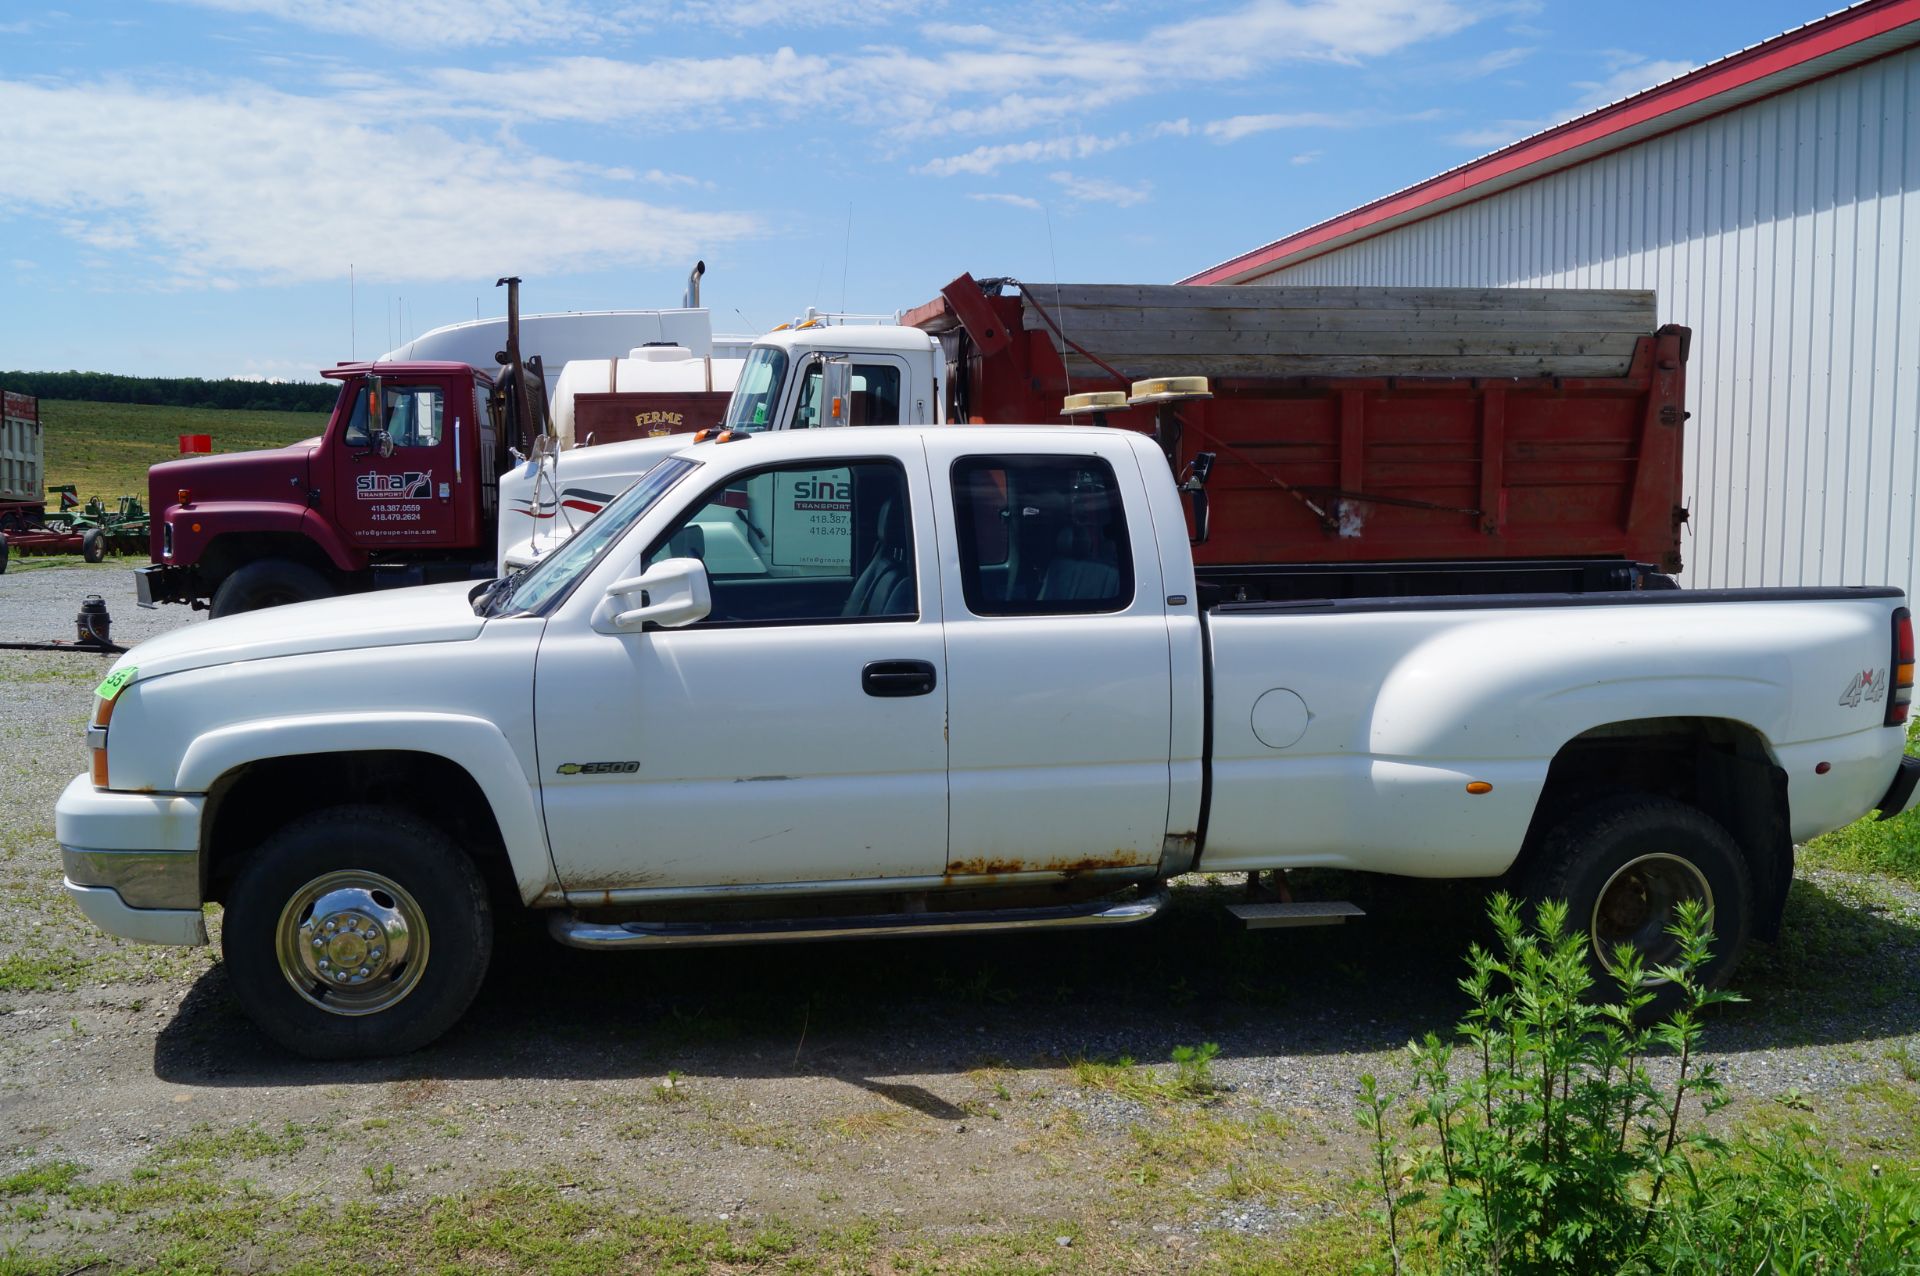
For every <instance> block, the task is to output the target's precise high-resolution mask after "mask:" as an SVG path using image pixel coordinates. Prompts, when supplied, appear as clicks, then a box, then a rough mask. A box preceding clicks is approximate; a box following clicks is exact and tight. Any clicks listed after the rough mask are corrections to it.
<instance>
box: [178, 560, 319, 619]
mask: <svg viewBox="0 0 1920 1276" xmlns="http://www.w3.org/2000/svg"><path fill="white" fill-rule="evenodd" d="M338 592H340V591H339V590H337V589H335V588H334V587H333V582H332V581H330V580H328V579H327V578H326V577H325V576H322V575H321V574H320V573H319V572H317V571H315V570H313V568H311V567H307V566H305V565H304V564H301V563H296V562H292V561H290V560H288V559H285V558H262V559H260V560H259V561H257V562H252V563H248V564H247V565H246V566H244V567H241V568H239V569H237V570H235V571H234V572H233V573H232V574H231V575H230V576H228V577H227V578H226V579H225V580H223V581H221V582H220V588H218V589H216V590H214V591H213V606H212V607H211V608H210V609H209V611H208V615H210V616H212V617H213V619H215V620H218V619H220V618H221V617H222V616H237V615H239V614H240V613H241V612H243V611H259V610H261V609H262V608H265V607H284V606H285V605H286V604H288V603H304V602H311V601H312V600H313V599H316V598H331V597H333V596H334V595H335V594H336V593H338Z"/></svg>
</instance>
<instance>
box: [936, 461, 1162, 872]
mask: <svg viewBox="0 0 1920 1276" xmlns="http://www.w3.org/2000/svg"><path fill="white" fill-rule="evenodd" d="M968 433H969V432H968V431H965V430H954V431H951V432H945V431H943V432H940V433H939V434H938V435H937V436H929V439H928V444H927V449H928V460H929V468H930V470H931V472H932V474H931V477H932V481H933V482H934V484H935V485H936V486H937V487H939V488H940V489H941V490H942V499H941V500H939V501H938V502H937V505H938V506H939V512H940V517H941V524H940V540H941V546H942V571H941V585H942V593H943V597H944V606H945V608H946V616H947V682H948V694H947V703H948V706H949V708H948V744H947V752H948V791H949V803H950V812H951V814H950V816H949V819H948V835H947V838H948V859H947V868H948V871H949V872H950V873H954V874H961V875H964V874H976V873H1007V872H1019V871H1049V870H1050V871H1072V870H1084V869H1093V868H1104V867H1122V866H1128V865H1140V864H1157V863H1159V861H1160V858H1161V852H1162V849H1163V846H1164V842H1165V839H1166V834H1167V828H1168V823H1167V819H1168V812H1167V808H1168V796H1169V787H1170V786H1169V756H1170V733H1171V709H1170V703H1171V695H1172V668H1171V663H1170V644H1169V638H1168V628H1167V617H1166V608H1165V601H1164V598H1163V594H1164V590H1163V588H1162V580H1161V570H1160V563H1159V557H1158V549H1157V547H1156V545H1155V544H1154V540H1153V535H1152V530H1151V529H1152V526H1153V524H1152V521H1151V519H1150V518H1149V516H1148V514H1147V510H1146V493H1145V489H1144V485H1143V483H1142V480H1141V477H1140V470H1139V464H1138V461H1137V460H1136V458H1135V457H1134V455H1133V453H1132V450H1131V448H1130V446H1129V445H1128V442H1127V440H1125V439H1123V438H1115V437H1106V436H1103V435H1091V434H1089V435H1076V434H1074V433H1073V432H1063V435H1065V436H1066V437H1063V438H1061V439H1060V441H1059V442H1057V443H1056V442H1054V441H1053V440H1052V439H1047V438H1044V437H1043V436H1042V435H1041V434H1039V433H1036V434H1035V435H1034V436H1033V441H1032V443H1031V445H1030V446H1028V445H1025V444H1024V442H1023V446H1022V447H1020V448H1019V449H1018V450H983V449H981V448H980V447H979V446H978V445H977V444H974V443H972V442H970V440H969V438H968ZM948 494H950V496H949V495H948Z"/></svg>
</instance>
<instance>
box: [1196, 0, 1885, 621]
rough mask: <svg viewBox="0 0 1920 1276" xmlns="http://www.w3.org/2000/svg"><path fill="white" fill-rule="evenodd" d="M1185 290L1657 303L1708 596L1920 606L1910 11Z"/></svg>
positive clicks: (1517, 150)
mask: <svg viewBox="0 0 1920 1276" xmlns="http://www.w3.org/2000/svg"><path fill="white" fill-rule="evenodd" d="M1183 282H1186V283H1236V284H1246V283H1252V284H1275V285H1392V286H1410V287H1477V288H1486V287H1528V288H1553V287H1565V288H1650V289H1653V290H1655V292H1656V293H1657V294H1658V305H1659V315H1660V321H1661V322H1662V323H1679V324H1685V325H1687V326H1688V327H1690V328H1691V329H1693V347H1692V356H1691V359H1690V360H1689V364H1688V387H1687V397H1688V408H1689V409H1690V411H1691V412H1692V417H1691V419H1690V420H1689V422H1688V434H1687V440H1686V451H1685V467H1686V469H1685V473H1686V479H1685V483H1686V492H1687V505H1688V508H1689V509H1690V510H1691V512H1692V515H1691V534H1690V536H1689V538H1688V539H1686V540H1683V542H1682V548H1683V551H1684V553H1685V557H1686V559H1687V564H1688V566H1687V570H1686V572H1685V573H1684V575H1683V576H1682V578H1681V579H1682V583H1683V584H1687V585H1691V586H1694V587H1702V588H1703V587H1717V586H1747V585H1797V584H1894V585H1900V586H1903V587H1904V588H1905V589H1906V590H1907V593H1908V594H1909V596H1916V595H1920V563H1917V562H1916V552H1917V551H1920V513H1917V512H1916V504H1917V503H1920V0H1868V3H1865V4H1860V5H1856V6H1854V7H1853V8H1850V9H1846V10H1843V11H1841V12H1839V13H1836V14H1833V15H1831V16H1829V17H1826V18H1823V19H1821V20H1820V21H1817V22H1814V23H1811V24H1809V25H1807V26H1805V27H1801V28H1799V29H1798V30H1795V31H1790V32H1788V33H1786V34H1785V35H1781V36H1778V37H1776V38H1774V39H1772V40H1768V41H1767V42H1765V43H1764V44H1758V45H1755V46H1753V47H1752V48H1749V49H1746V50H1744V51H1742V52H1740V53H1736V54H1734V55H1732V56H1731V57H1727V58H1723V59H1721V60H1720V61H1718V62H1714V63H1712V64H1710V65H1708V66H1705V67H1702V68H1700V69H1699V70H1697V71H1693V72H1691V73H1689V74H1687V75H1684V76H1682V77H1680V78H1678V79H1675V80H1671V81H1668V82H1667V83H1664V84H1660V85H1657V86H1655V87H1653V88H1650V89H1648V90H1646V91H1645V92H1642V93H1638V94H1636V95H1634V96H1633V97H1630V98H1627V99H1626V100H1624V101H1621V102H1617V103H1615V104H1613V105H1611V106H1607V107H1603V108H1601V109H1599V110H1597V111H1593V112H1591V113H1590V114H1587V115H1584V116H1581V117H1580V118H1578V119H1575V120H1572V121H1569V122H1568V123H1565V124H1562V125H1559V126H1558V127H1555V128H1552V129H1549V130H1547V131H1546V132H1543V133H1539V134H1536V135H1535V136H1533V137H1529V138H1526V139H1524V140H1522V141H1519V142H1515V143H1513V144H1512V145H1510V146H1507V147H1505V148H1503V149H1501V150H1499V151H1496V152H1494V153H1493V154H1491V155H1488V156H1486V157H1484V158H1482V159H1478V160H1475V161H1473V162H1472V163H1469V164H1465V165H1462V166H1461V167H1459V168H1455V169H1452V170H1449V171H1448V172H1445V173H1442V174H1440V175H1439V176H1437V177H1434V178H1431V179H1429V180H1427V181H1424V182H1421V183H1420V184H1418V185H1416V186H1411V187H1408V188H1407V189H1405V190H1402V191H1398V192H1395V193H1394V194H1391V195H1388V196H1386V197H1385V198H1383V199H1379V200H1376V201H1374V202H1373V203H1370V204H1367V205H1365V206H1364V207H1361V208H1357V209H1355V210H1354V211H1352V212H1350V213H1345V214H1342V215H1341V216H1338V217H1335V218H1332V219H1331V220H1329V221H1325V222H1322V223H1320V224H1319V225H1317V226H1311V227H1308V228H1307V229H1306V230H1303V231H1300V232H1298V233H1297V234H1293V235H1289V236H1287V237H1286V238H1285V239H1281V240H1277V241H1275V242H1274V243H1271V244H1268V245H1266V246H1265V247H1262V248H1257V249H1255V250H1253V251H1252V252H1249V253H1245V254H1243V255H1241V256H1239V257H1235V258H1233V259H1232V260H1230V261H1227V262H1224V263H1222V264H1220V265H1218V266H1215V267H1213V268H1212V269H1210V270H1206V271H1203V272H1201V273H1200V274H1198V275H1195V276H1193V277H1192V278H1190V279H1187V280H1184V281H1183Z"/></svg>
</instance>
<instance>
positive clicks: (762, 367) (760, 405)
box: [726, 346, 787, 433]
mask: <svg viewBox="0 0 1920 1276" xmlns="http://www.w3.org/2000/svg"><path fill="white" fill-rule="evenodd" d="M786 379H787V352H786V351H785V350H779V349H775V348H774V347H772V346H755V347H754V348H753V350H752V352H751V353H749V354H748V355H747V366H746V367H744V368H742V369H741V370H740V380H739V383H738V384H736V385H735V386H734V388H733V398H732V399H730V400H728V402H727V420H726V427H727V429H729V430H745V431H747V432H748V433H754V432H757V431H760V430H764V429H766V428H767V427H768V426H770V425H772V424H773V414H774V413H775V412H777V411H779V410H780V387H781V385H782V384H784V383H785V381H786Z"/></svg>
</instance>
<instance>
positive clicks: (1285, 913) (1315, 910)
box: [1227, 899, 1367, 930]
mask: <svg viewBox="0 0 1920 1276" xmlns="http://www.w3.org/2000/svg"><path fill="white" fill-rule="evenodd" d="M1227 911H1228V912H1229V913H1232V914H1233V915H1234V916H1235V917H1238V918H1239V919H1240V922H1241V924H1242V925H1244V926H1245V927H1246V928H1247V929H1248V930H1267V929H1269V928H1270V927H1274V926H1338V925H1339V924H1340V923H1341V922H1344V921H1346V920H1347V918H1349V917H1365V916H1366V915H1367V912H1366V910H1365V909H1363V908H1361V907H1360V906H1359V905H1357V904H1350V903H1348V902H1347V901H1346V900H1344V899H1333V900H1311V901H1305V902H1295V903H1289V904H1281V903H1273V904H1229V905H1227Z"/></svg>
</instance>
